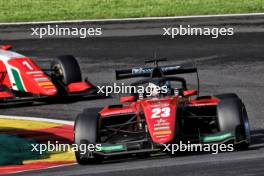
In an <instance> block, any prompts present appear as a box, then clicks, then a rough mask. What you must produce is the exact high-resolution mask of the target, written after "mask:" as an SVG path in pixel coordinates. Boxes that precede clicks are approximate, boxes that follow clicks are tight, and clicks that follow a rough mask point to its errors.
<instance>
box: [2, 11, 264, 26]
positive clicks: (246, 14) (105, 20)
mask: <svg viewBox="0 0 264 176" xmlns="http://www.w3.org/2000/svg"><path fill="white" fill-rule="evenodd" d="M260 15H264V13H242V14H222V15H193V16H169V17H142V18H121V19H119V18H113V19H94V20H58V21H43V22H41V21H35V22H14V23H0V25H26V24H52V23H56V24H58V23H83V22H126V21H143V20H166V19H184V18H186V19H187V18H214V17H243V16H260Z"/></svg>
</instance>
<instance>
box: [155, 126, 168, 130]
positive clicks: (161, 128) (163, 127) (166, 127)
mask: <svg viewBox="0 0 264 176" xmlns="http://www.w3.org/2000/svg"><path fill="white" fill-rule="evenodd" d="M168 129H170V127H169V126H161V127H155V128H154V131H159V130H168Z"/></svg>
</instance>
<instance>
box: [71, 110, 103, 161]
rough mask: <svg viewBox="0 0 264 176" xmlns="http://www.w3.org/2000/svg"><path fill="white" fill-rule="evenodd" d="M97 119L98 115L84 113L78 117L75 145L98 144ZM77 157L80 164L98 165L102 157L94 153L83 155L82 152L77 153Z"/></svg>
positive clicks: (75, 129) (75, 127) (75, 125)
mask: <svg viewBox="0 0 264 176" xmlns="http://www.w3.org/2000/svg"><path fill="white" fill-rule="evenodd" d="M97 119H98V113H89V114H88V113H86V112H85V111H84V112H82V113H81V114H79V115H78V116H77V119H76V120H75V124H74V143H75V144H77V145H78V147H79V146H80V145H89V144H96V142H97ZM75 157H76V160H77V162H78V163H79V164H82V165H83V164H97V163H100V162H101V161H102V157H101V156H99V155H96V154H94V153H93V152H92V151H90V152H87V153H86V154H83V152H82V151H80V150H78V151H75Z"/></svg>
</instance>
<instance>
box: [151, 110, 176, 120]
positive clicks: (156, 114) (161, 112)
mask: <svg viewBox="0 0 264 176" xmlns="http://www.w3.org/2000/svg"><path fill="white" fill-rule="evenodd" d="M170 111H171V109H170V107H165V108H154V109H152V115H151V118H153V119H154V118H160V117H169V116H170Z"/></svg>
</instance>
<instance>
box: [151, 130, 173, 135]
mask: <svg viewBox="0 0 264 176" xmlns="http://www.w3.org/2000/svg"><path fill="white" fill-rule="evenodd" d="M166 134H171V130H166V131H156V132H154V133H153V135H166Z"/></svg>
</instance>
